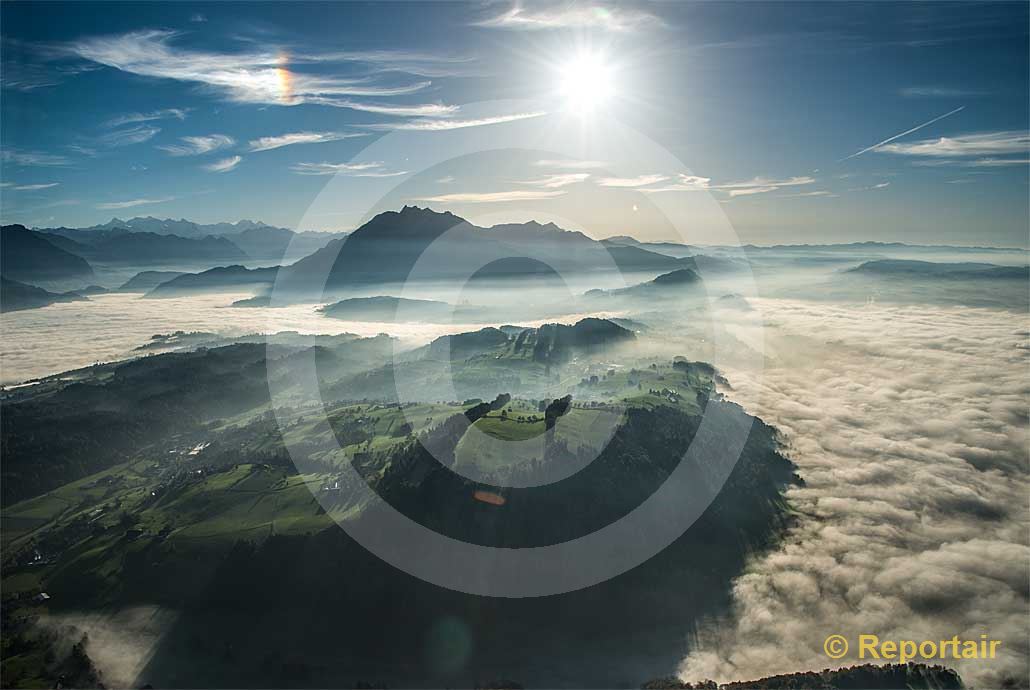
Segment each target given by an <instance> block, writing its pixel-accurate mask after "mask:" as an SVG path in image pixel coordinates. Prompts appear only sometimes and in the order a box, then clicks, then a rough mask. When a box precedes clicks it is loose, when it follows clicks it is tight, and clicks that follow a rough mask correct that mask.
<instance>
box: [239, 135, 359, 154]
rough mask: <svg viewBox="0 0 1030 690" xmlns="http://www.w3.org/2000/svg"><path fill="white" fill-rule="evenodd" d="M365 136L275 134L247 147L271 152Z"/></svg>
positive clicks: (255, 140) (255, 141)
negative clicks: (299, 145)
mask: <svg viewBox="0 0 1030 690" xmlns="http://www.w3.org/2000/svg"><path fill="white" fill-rule="evenodd" d="M363 136H367V135H366V134H363V133H359V132H290V133H288V134H277V135H275V136H270V137H260V138H258V139H254V140H253V141H251V142H250V143H249V144H248V146H249V147H250V150H251V151H271V150H272V149H279V148H282V147H283V146H294V145H296V144H324V143H326V142H330V141H340V140H341V139H350V138H352V137H363Z"/></svg>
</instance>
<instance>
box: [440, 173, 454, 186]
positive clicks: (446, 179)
mask: <svg viewBox="0 0 1030 690" xmlns="http://www.w3.org/2000/svg"><path fill="white" fill-rule="evenodd" d="M454 180H455V177H454V175H445V176H444V177H441V178H439V179H438V180H436V183H437V184H451V183H452V182H454Z"/></svg>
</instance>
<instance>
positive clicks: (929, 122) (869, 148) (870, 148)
mask: <svg viewBox="0 0 1030 690" xmlns="http://www.w3.org/2000/svg"><path fill="white" fill-rule="evenodd" d="M965 107H966V106H964V105H962V106H959V107H958V108H955V109H954V110H951V111H949V112H946V113H944V114H943V115H938V116H937V117H935V118H933V119H932V120H927V121H926V122H924V123H923V124H921V125H916V126H915V127H913V128H911V129H906V130H905V131H904V132H901V133H900V134H895V135H894V136H891V137H887V138H886V139H884V140H883V141H881V142H879V143H876V144H873V145H872V146H867V147H865V148H864V149H862V150H861V151H858V152H857V153H853V154H851V155H850V156H846V157H844V158H841V159H840V160H839V161H837V162H838V163H843V162H844V161H846V160H850V159H852V158H855V157H857V156H861V155H862V154H863V153H869V152H870V151H875V150H877V149H879V148H880V147H881V146H885V145H886V144H889V143H890V142H892V141H894V140H895V139H900V138H901V137H903V136H906V135H908V134H912V133H913V132H918V131H919V130H921V129H922V128H923V127H929V126H930V125H932V124H933V123H935V122H938V121H940V120H943V119H944V118H946V117H950V116H952V115H954V114H955V113H957V112H960V111H962V110H964V109H965Z"/></svg>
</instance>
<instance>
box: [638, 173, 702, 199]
mask: <svg viewBox="0 0 1030 690" xmlns="http://www.w3.org/2000/svg"><path fill="white" fill-rule="evenodd" d="M711 183H712V178H710V177H700V176H698V175H684V174H680V175H677V177H676V180H675V181H674V182H673V183H672V184H668V185H663V186H661V187H648V188H645V189H641V190H640V191H642V192H646V193H648V194H656V193H660V192H698V191H706V190H708V189H711Z"/></svg>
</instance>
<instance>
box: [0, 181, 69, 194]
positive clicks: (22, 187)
mask: <svg viewBox="0 0 1030 690" xmlns="http://www.w3.org/2000/svg"><path fill="white" fill-rule="evenodd" d="M59 184H61V183H60V182H48V183H46V184H16V185H13V186H12V187H11V189H16V190H18V191H19V192H34V191H37V190H39V189H50V188H51V187H56V186H58V185H59Z"/></svg>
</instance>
